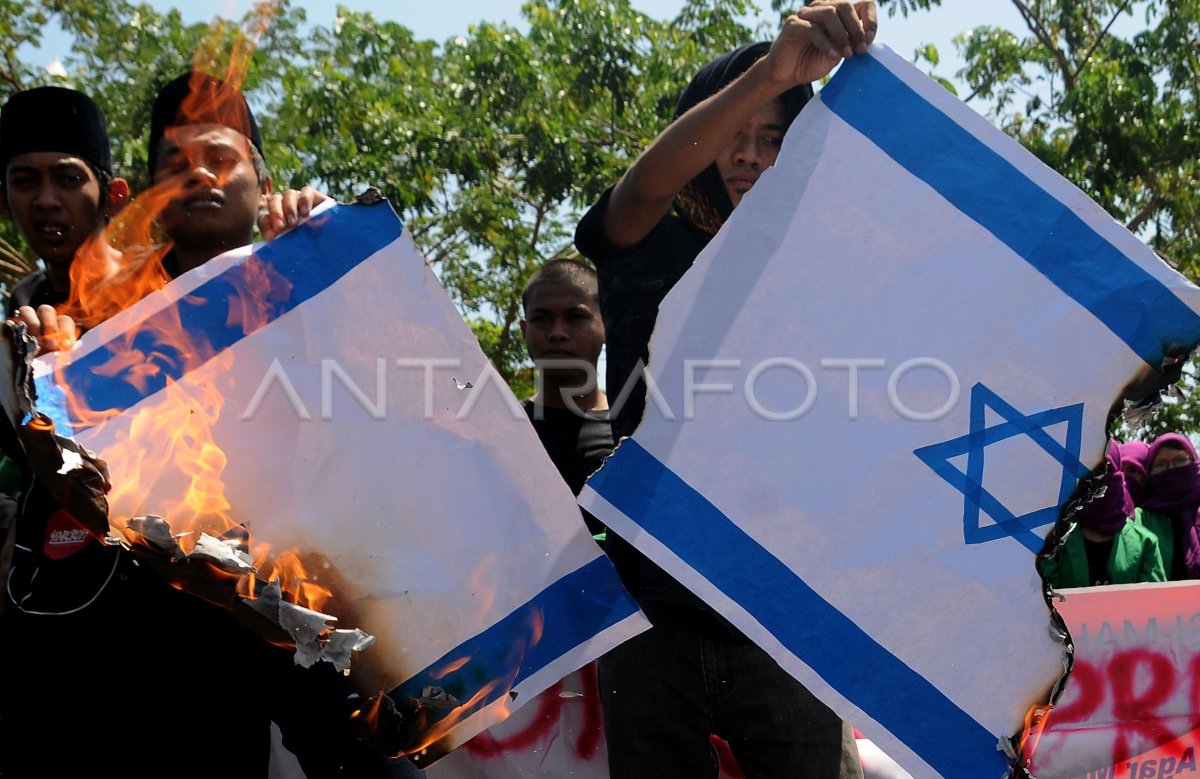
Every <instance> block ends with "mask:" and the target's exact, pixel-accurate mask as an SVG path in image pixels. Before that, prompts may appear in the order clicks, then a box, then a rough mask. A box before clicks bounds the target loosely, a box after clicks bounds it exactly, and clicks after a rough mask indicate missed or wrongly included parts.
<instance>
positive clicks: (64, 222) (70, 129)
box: [0, 87, 129, 315]
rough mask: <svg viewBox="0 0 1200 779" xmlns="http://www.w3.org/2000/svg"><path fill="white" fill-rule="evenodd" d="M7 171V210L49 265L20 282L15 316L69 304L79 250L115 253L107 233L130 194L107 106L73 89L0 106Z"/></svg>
mask: <svg viewBox="0 0 1200 779" xmlns="http://www.w3.org/2000/svg"><path fill="white" fill-rule="evenodd" d="M0 172H2V174H3V175H2V176H0V215H2V216H7V217H9V218H11V219H12V220H13V221H14V222H15V224H16V226H17V229H18V230H19V231H20V233H21V236H22V237H23V238H24V239H25V240H26V242H27V243H28V244H29V246H30V248H31V249H33V251H34V252H35V253H36V254H37V256H38V257H39V258H40V259H41V261H42V264H43V265H44V266H45V267H44V269H42V270H37V271H34V272H33V273H31V274H29V275H28V276H26V277H25V278H24V279H22V280H21V281H20V283H18V284H17V285H16V287H14V288H13V291H12V295H11V296H10V298H9V302H8V313H9V315H12V314H15V313H16V312H17V310H18V309H19V308H20V307H21V306H30V307H31V308H34V309H36V308H38V307H39V306H42V305H49V306H59V305H61V304H63V303H66V302H67V299H68V298H69V297H70V293H71V264H72V262H73V260H74V259H75V255H76V253H77V252H79V250H80V249H81V248H82V247H84V245H85V244H88V245H91V246H92V247H94V251H96V252H98V253H100V254H102V255H105V256H111V255H114V254H115V250H114V249H112V247H110V246H108V245H107V244H105V243H104V241H103V240H102V237H101V233H102V231H103V229H104V226H105V224H107V222H108V219H109V218H110V217H112V216H113V215H114V214H115V213H116V212H117V211H119V210H120V208H121V207H122V206H123V205H124V204H125V202H126V201H127V200H128V199H129V185H128V184H127V183H126V182H125V180H124V179H122V178H118V177H115V176H113V166H112V153H111V151H110V150H109V145H108V130H107V125H106V122H105V117H104V112H103V111H102V110H101V109H100V106H98V105H96V103H95V101H93V100H92V99H91V98H90V97H88V96H87V95H85V94H83V93H82V92H77V91H75V90H73V89H65V88H63V87H38V88H37V89H30V90H27V91H25V92H18V93H17V94H15V95H13V96H12V97H11V98H10V99H9V101H8V102H7V103H6V104H5V105H4V108H3V109H0Z"/></svg>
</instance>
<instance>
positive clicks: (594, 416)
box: [521, 260, 613, 535]
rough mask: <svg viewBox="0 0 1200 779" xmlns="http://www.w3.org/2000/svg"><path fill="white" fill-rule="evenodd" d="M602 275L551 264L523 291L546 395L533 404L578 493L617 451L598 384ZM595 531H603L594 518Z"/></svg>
mask: <svg viewBox="0 0 1200 779" xmlns="http://www.w3.org/2000/svg"><path fill="white" fill-rule="evenodd" d="M598 294H599V293H598V290H597V284H596V272H595V271H594V270H592V269H591V268H590V267H589V266H588V265H586V264H585V263H582V262H580V261H578V260H551V261H550V262H548V263H546V264H545V265H544V266H542V267H541V268H540V269H538V271H537V272H536V273H534V274H533V276H531V277H530V278H529V281H528V283H526V285H525V289H524V291H523V292H522V293H521V305H522V308H523V309H524V312H525V318H524V319H522V320H521V334H522V335H523V336H524V337H525V346H526V348H527V349H528V350H529V356H530V358H531V359H532V360H533V362H534V364H535V365H536V366H537V368H538V391H537V393H536V394H535V395H534V396H533V397H532V398H530V399H529V400H527V401H525V413H527V414H528V415H529V419H530V421H531V422H532V423H533V428H534V430H536V431H537V434H538V438H540V439H541V441H542V446H544V447H546V452H547V453H548V454H549V455H550V459H551V461H553V463H554V465H555V466H556V467H557V468H558V472H559V473H560V474H562V477H563V480H564V481H566V483H567V485H568V486H569V487H570V488H571V491H572V492H573V493H575V494H576V495H578V494H579V491H580V490H581V489H583V484H584V482H586V481H587V478H588V476H591V475H592V473H593V472H595V470H596V469H597V468H599V467H600V464H601V463H602V462H604V458H605V457H607V456H608V455H609V454H611V453H612V450H613V435H612V425H611V424H610V422H609V420H608V398H607V396H606V395H605V394H604V392H603V391H602V390H601V389H600V388H599V386H598V385H597V381H596V363H597V361H598V360H599V359H600V349H601V347H602V346H603V345H604V323H603V321H602V320H601V317H600V301H599V297H598ZM584 519H585V521H587V523H588V529H589V530H591V531H592V533H593V534H594V535H595V534H599V533H600V532H602V531H603V529H604V528H603V527H602V526H601V525H600V523H599V521H598V520H597V519H596V518H595V517H593V516H592V515H591V514H588V513H587V512H584Z"/></svg>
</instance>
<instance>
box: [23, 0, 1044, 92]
mask: <svg viewBox="0 0 1200 779" xmlns="http://www.w3.org/2000/svg"><path fill="white" fill-rule="evenodd" d="M150 2H151V4H152V5H153V6H155V7H157V8H162V9H165V8H170V7H176V8H179V9H180V10H181V11H182V12H183V15H184V18H185V19H187V20H188V21H205V20H208V19H211V18H212V17H214V16H224V17H226V18H238V17H240V16H241V15H242V14H244V13H245V11H246V10H247V9H248V8H249V7H250V5H251V3H250V2H249V0H211V1H209V0H184V1H183V2H169V0H150ZM522 2H523V0H454V1H453V2H451V3H445V4H442V3H430V2H427V0H341V2H340V3H339V2H337V0H293V5H294V6H295V7H301V8H304V9H305V11H306V12H307V14H308V19H309V22H310V23H313V24H320V25H322V26H329V25H330V24H331V23H332V21H333V17H334V15H335V13H336V9H337V6H338V5H339V4H340V5H343V6H345V7H347V8H350V9H352V10H356V11H370V12H372V13H374V14H375V15H376V16H378V17H380V18H384V19H392V20H395V21H398V22H400V23H401V24H403V25H405V26H406V27H408V28H410V29H412V30H413V31H414V32H415V33H416V34H417V36H418V37H421V38H432V39H434V40H437V41H445V40H447V39H449V38H452V37H454V36H456V35H460V34H463V33H465V32H466V31H467V28H468V27H469V26H470V25H472V24H475V23H476V22H479V21H481V20H488V21H493V22H495V21H501V20H505V21H508V22H510V23H512V24H517V25H520V24H521V15H520V9H521V4H522ZM760 2H761V4H762V5H764V6H766V5H768V2H767V0H760ZM633 4H634V7H635V8H637V9H639V10H640V11H642V12H643V13H645V14H646V15H648V16H652V17H656V18H668V17H672V16H674V15H675V14H676V13H678V11H679V9H680V7H681V6H682V5H683V0H633ZM764 18H766V17H764ZM980 24H990V25H997V26H1002V27H1006V28H1008V29H1011V30H1014V31H1021V30H1023V27H1021V21H1020V17H1019V16H1018V15H1017V12H1016V10H1015V9H1014V7H1013V4H1012V1H1011V0H943V6H942V7H940V8H937V9H935V10H933V11H923V12H918V13H915V14H912V15H910V16H909V17H908V18H907V19H906V18H904V17H902V16H900V15H899V14H897V15H896V16H895V17H888V16H887V14H886V13H884V14H882V18H881V19H880V31H879V40H880V41H881V42H883V43H886V44H887V45H888V46H890V47H891V48H893V49H895V50H896V51H897V52H898V53H900V54H901V55H903V56H905V57H906V58H908V59H912V54H913V51H914V50H915V49H916V48H917V47H918V46H920V45H923V44H926V43H932V44H934V45H935V46H937V48H938V51H939V52H940V54H941V57H942V62H941V64H940V65H939V66H938V68H937V72H938V74H939V75H942V76H944V77H946V78H949V79H951V80H952V81H957V80H956V79H954V73H955V72H956V71H957V70H958V69H959V68H960V67H962V65H961V61H960V60H959V59H958V57H957V54H956V52H955V50H954V46H953V45H952V43H951V40H952V39H953V38H954V36H955V35H957V34H959V33H961V32H964V31H966V30H969V29H972V28H973V27H975V26H977V25H980ZM68 46H69V41H68V40H67V39H66V37H65V36H64V35H62V34H61V33H58V34H55V33H54V32H48V33H47V36H46V39H45V41H44V44H43V47H42V49H41V51H39V52H37V54H36V55H35V57H34V58H33V59H34V61H38V62H44V63H49V62H50V60H51V59H53V58H54V57H59V58H60V59H63V60H66V59H67V57H68V55H69V52H68V50H67V47H68ZM959 92H960V94H963V93H964V90H963V89H962V88H961V87H960V89H959Z"/></svg>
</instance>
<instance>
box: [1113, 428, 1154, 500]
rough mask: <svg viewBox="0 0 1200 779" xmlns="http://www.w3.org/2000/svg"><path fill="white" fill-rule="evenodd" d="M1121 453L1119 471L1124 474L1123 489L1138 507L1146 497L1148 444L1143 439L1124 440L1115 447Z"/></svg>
mask: <svg viewBox="0 0 1200 779" xmlns="http://www.w3.org/2000/svg"><path fill="white" fill-rule="evenodd" d="M1117 451H1118V452H1119V453H1120V455H1121V471H1122V472H1123V473H1124V474H1125V489H1127V490H1129V497H1130V498H1132V499H1133V505H1134V506H1135V507H1140V506H1141V505H1142V501H1144V500H1145V499H1146V477H1147V476H1148V475H1149V472H1150V468H1149V463H1150V460H1149V455H1150V445H1149V444H1147V443H1146V442H1144V441H1126V442H1125V443H1123V444H1121V445H1120V446H1118V447H1117Z"/></svg>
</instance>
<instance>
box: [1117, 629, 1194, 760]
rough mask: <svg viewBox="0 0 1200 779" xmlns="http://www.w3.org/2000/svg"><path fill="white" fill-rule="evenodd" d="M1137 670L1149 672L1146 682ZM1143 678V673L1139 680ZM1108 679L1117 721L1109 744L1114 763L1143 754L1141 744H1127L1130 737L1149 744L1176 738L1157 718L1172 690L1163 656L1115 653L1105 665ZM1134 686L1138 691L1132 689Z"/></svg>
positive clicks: (1147, 652) (1171, 670) (1170, 668)
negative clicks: (1113, 737) (1134, 736)
mask: <svg viewBox="0 0 1200 779" xmlns="http://www.w3.org/2000/svg"><path fill="white" fill-rule="evenodd" d="M1139 669H1145V671H1147V672H1148V673H1149V679H1148V680H1146V681H1142V682H1139V680H1138V678H1137V677H1138V671H1139ZM1145 675H1146V674H1145V673H1143V677H1145ZM1108 680H1109V683H1110V685H1111V687H1112V692H1113V713H1114V714H1115V715H1116V717H1117V719H1118V720H1119V725H1118V726H1117V737H1116V740H1115V741H1114V743H1113V762H1114V763H1121V762H1124V761H1125V760H1128V759H1129V758H1131V757H1135V756H1137V755H1139V754H1142V753H1143V752H1145V751H1146V750H1145V746H1144V744H1142V743H1136V742H1135V743H1134V744H1131V743H1130V736H1131V735H1139V736H1142V737H1143V738H1144V739H1145V740H1146V741H1148V742H1149V743H1152V744H1163V743H1166V742H1167V741H1171V740H1173V739H1175V738H1177V734H1175V733H1172V732H1170V731H1169V730H1167V728H1166V727H1164V726H1163V724H1162V723H1161V722H1160V721H1159V718H1158V710H1159V709H1160V708H1161V707H1162V705H1163V704H1164V703H1166V702H1167V700H1168V699H1169V698H1170V697H1171V693H1172V692H1174V690H1175V669H1174V667H1173V666H1172V664H1171V661H1170V660H1169V659H1168V658H1167V657H1165V656H1164V655H1162V654H1161V653H1158V652H1151V651H1150V650H1148V649H1128V650H1126V651H1124V652H1118V653H1117V654H1116V655H1114V656H1113V659H1112V661H1111V662H1110V663H1109V664H1108ZM1135 686H1137V687H1138V688H1140V691H1139V690H1135V689H1134V687H1135ZM1143 768H1145V766H1143ZM1147 779H1149V777H1147Z"/></svg>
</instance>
